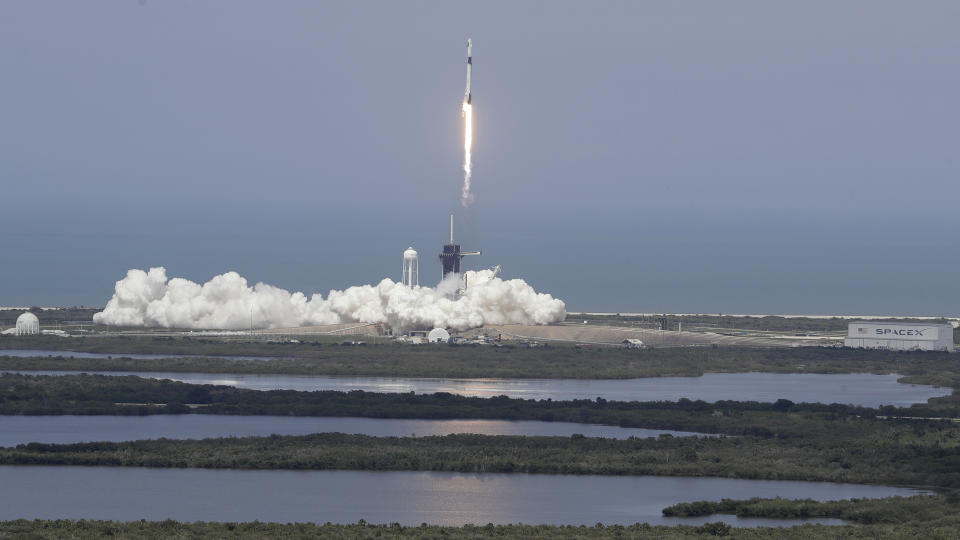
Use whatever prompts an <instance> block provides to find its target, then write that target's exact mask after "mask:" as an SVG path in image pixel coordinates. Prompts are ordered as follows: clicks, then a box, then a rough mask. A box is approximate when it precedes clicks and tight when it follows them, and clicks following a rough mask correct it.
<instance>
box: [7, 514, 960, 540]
mask: <svg viewBox="0 0 960 540" xmlns="http://www.w3.org/2000/svg"><path fill="white" fill-rule="evenodd" d="M104 537H111V538H144V539H167V538H178V539H185V540H192V539H206V538H223V539H238V540H253V539H257V540H259V539H261V538H292V539H300V538H304V539H307V538H336V539H348V540H353V539H369V538H381V539H385V540H392V539H397V540H401V539H402V540H420V539H428V538H429V539H436V538H449V539H453V540H482V539H490V538H538V539H543V540H554V539H555V540H573V539H578V540H579V539H583V540H593V539H597V540H600V539H608V538H641V539H657V540H687V539H703V538H717V537H724V538H730V539H732V540H756V539H769V538H778V539H784V540H808V539H809V540H820V539H823V540H827V539H830V540H834V539H837V538H849V539H859V538H871V539H875V538H882V539H891V540H893V539H914V538H925V539H930V540H938V539H953V538H956V523H954V522H949V523H948V524H939V523H923V522H918V521H914V522H908V523H905V524H899V525H887V526H846V527H828V526H822V525H803V526H799V527H790V528H771V527H758V528H755V529H747V528H732V527H729V526H727V525H724V524H723V523H708V524H706V525H701V526H688V525H680V526H676V527H663V526H651V525H646V524H636V525H628V526H621V525H610V526H603V525H599V524H598V525H591V526H585V525H581V526H551V525H481V526H475V525H467V526H464V527H442V526H436V525H421V526H417V527H404V526H401V525H397V524H392V525H389V524H387V525H374V524H366V523H358V524H353V525H333V524H326V525H313V524H308V523H297V524H279V523H260V522H252V523H204V522H196V523H181V522H177V521H172V520H167V521H134V522H117V521H86V520H80V521H73V520H65V519H64V520H36V521H28V520H16V521H0V538H18V539H20V538H32V539H36V540H46V539H56V540H60V539H76V540H94V539H100V538H104Z"/></svg>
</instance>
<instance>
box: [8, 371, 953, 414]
mask: <svg viewBox="0 0 960 540" xmlns="http://www.w3.org/2000/svg"><path fill="white" fill-rule="evenodd" d="M15 372H16V373H32V374H37V375H71V374H76V373H79V372H77V371H15ZM86 373H96V374H100V375H137V376H140V377H150V378H157V379H171V380H174V381H183V382H187V383H192V384H220V385H228V386H236V387H239V388H251V389H254V390H304V391H312V390H340V391H349V390H365V391H368V392H415V393H418V394H423V393H427V394H430V393H434V392H449V393H451V394H459V395H464V396H476V397H491V396H499V395H506V396H510V397H515V398H524V399H546V398H550V399H554V400H570V399H596V398H597V397H602V398H604V399H608V400H616V401H676V400H678V399H680V398H688V399H694V400H696V399H702V400H704V401H708V402H713V401H719V400H738V401H761V402H774V401H776V400H778V399H781V398H783V399H789V400H790V401H794V402H810V403H817V402H819V403H846V404H851V405H862V406H865V407H878V406H880V405H895V406H909V405H912V404H914V403H925V402H926V401H927V400H928V399H930V398H931V397H937V396H946V395H949V394H950V392H951V390H950V389H949V388H935V387H933V386H927V385H914V384H900V383H898V382H897V379H898V378H899V377H900V376H899V375H873V374H869V373H850V374H829V375H827V374H814V373H803V374H784V373H707V374H704V375H703V376H701V377H654V378H647V379H587V380H581V379H411V378H392V377H323V376H313V375H241V374H223V373H174V372H154V371H151V372H146V371H145V372H133V371H87V372H86Z"/></svg>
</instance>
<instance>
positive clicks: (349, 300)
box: [93, 267, 566, 330]
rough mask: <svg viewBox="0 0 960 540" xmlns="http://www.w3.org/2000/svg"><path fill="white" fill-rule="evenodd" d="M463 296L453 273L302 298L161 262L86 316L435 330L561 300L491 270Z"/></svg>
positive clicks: (495, 319) (553, 310)
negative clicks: (182, 272) (179, 271)
mask: <svg viewBox="0 0 960 540" xmlns="http://www.w3.org/2000/svg"><path fill="white" fill-rule="evenodd" d="M465 276H466V280H467V284H468V285H469V286H468V287H467V289H466V291H465V292H464V294H463V295H462V296H460V297H459V298H455V297H454V295H453V294H452V293H453V292H455V291H456V289H457V287H458V286H459V285H460V280H459V279H458V278H456V277H452V278H449V279H447V280H445V281H444V282H441V283H440V285H438V286H437V288H429V287H417V288H413V289H411V288H409V287H405V286H404V285H402V284H401V283H396V282H394V281H392V280H390V279H384V280H383V281H381V282H380V283H379V284H377V285H360V286H356V287H350V288H348V289H346V290H343V291H337V290H333V291H330V293H329V294H328V295H327V298H323V296H322V295H319V294H315V295H313V296H312V297H310V298H309V299H308V298H307V297H306V295H304V294H303V293H300V292H295V293H290V292H288V291H286V290H284V289H280V288H278V287H274V286H272V285H267V284H266V283H257V284H256V285H254V286H253V287H251V286H249V285H248V284H247V280H246V279H244V278H243V277H242V276H240V275H239V274H237V273H236V272H227V273H225V274H220V275H219V276H216V277H214V278H213V279H211V280H210V281H208V282H206V283H204V284H203V285H200V284H197V283H194V282H192V281H189V280H186V279H182V278H173V279H168V278H167V271H166V269H164V268H163V267H157V268H151V269H150V271H149V272H144V271H143V270H138V269H133V270H130V271H128V272H127V276H126V277H125V278H123V279H121V280H120V281H118V282H117V284H116V288H115V291H114V294H113V297H112V298H111V299H110V301H109V302H108V303H107V307H106V308H105V309H104V310H103V311H102V312H100V313H97V314H95V315H94V316H93V320H94V322H96V323H99V324H108V325H116V326H150V327H164V328H193V329H217V330H236V329H244V328H249V327H250V326H251V323H252V325H253V326H254V327H255V328H284V327H294V326H308V325H321V324H336V323H346V322H360V323H389V324H390V325H391V326H392V327H394V328H414V327H441V328H450V329H454V330H466V329H469V328H476V327H479V326H483V325H484V324H548V323H552V322H557V321H561V320H563V318H564V315H565V314H566V311H565V306H564V303H563V302H562V301H560V300H558V299H555V298H553V297H552V296H550V295H549V294H542V293H538V292H536V291H535V290H534V289H533V287H531V286H530V285H528V284H527V283H526V282H524V281H523V280H521V279H510V280H503V279H500V278H498V277H494V276H493V272H492V271H490V270H480V271H477V272H473V271H468V272H466V274H465Z"/></svg>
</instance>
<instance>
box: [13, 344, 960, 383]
mask: <svg viewBox="0 0 960 540" xmlns="http://www.w3.org/2000/svg"><path fill="white" fill-rule="evenodd" d="M4 348H7V349H24V348H26V349H49V350H63V351H68V350H73V351H80V352H99V353H104V354H111V355H115V357H113V358H104V359H87V358H70V354H69V352H64V353H63V354H62V355H61V356H54V357H45V358H16V357H0V369H17V370H21V369H55V370H112V371H177V372H188V371H192V372H202V373H251V374H252V373H259V374H271V373H273V374H293V375H336V376H392V377H446V378H551V379H560V378H574V379H623V378H635V377H661V376H699V375H702V374H703V373H705V372H747V371H763V372H771V373H854V372H871V373H901V374H904V375H908V376H911V377H913V379H911V381H912V382H926V383H931V384H944V385H953V384H954V383H955V382H957V381H960V355H951V354H949V353H938V352H891V351H870V350H859V349H836V348H821V347H799V348H778V349H757V348H733V347H730V348H716V349H714V348H709V347H685V348H662V349H620V348H610V347H600V348H593V349H576V348H573V347H543V348H535V349H530V348H525V347H520V346H504V347H489V346H447V345H428V346H410V345H403V344H397V343H386V344H371V345H367V346H362V347H358V346H349V345H340V344H336V343H326V344H324V343H266V342H249V343H241V342H225V341H220V340H214V339H182V338H178V339H162V340H160V339H157V338H149V337H117V338H109V339H108V338H51V337H49V336H40V337H27V338H15V337H9V336H7V337H4V338H2V339H0V349H4ZM124 353H127V354H171V355H175V354H177V355H180V354H189V355H208V356H210V357H208V358H164V359H150V360H134V359H124V358H120V356H122V355H123V354H124ZM218 355H234V356H265V357H271V358H274V359H273V360H270V361H257V360H231V359H227V358H217V357H216V356H218ZM957 386H960V384H958V385H957Z"/></svg>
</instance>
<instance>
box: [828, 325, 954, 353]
mask: <svg viewBox="0 0 960 540" xmlns="http://www.w3.org/2000/svg"><path fill="white" fill-rule="evenodd" d="M843 345H844V346H845V347H856V348H859V349H891V350H895V351H952V350H953V326H951V325H949V324H935V323H913V322H909V323H888V322H869V321H854V322H852V323H850V325H849V326H848V327H847V337H846V339H844V340H843Z"/></svg>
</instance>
